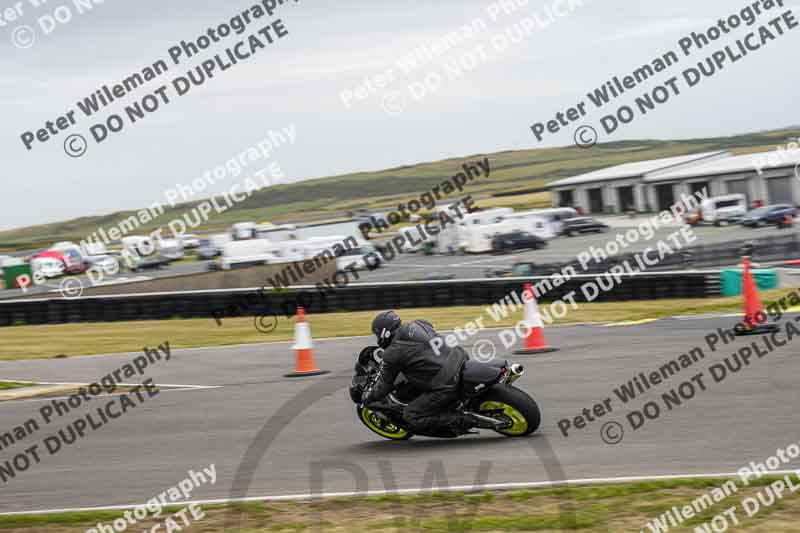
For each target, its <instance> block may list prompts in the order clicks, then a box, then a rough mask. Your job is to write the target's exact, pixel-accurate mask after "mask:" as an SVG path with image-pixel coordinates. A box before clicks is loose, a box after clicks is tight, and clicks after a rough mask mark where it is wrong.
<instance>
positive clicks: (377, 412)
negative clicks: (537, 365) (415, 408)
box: [350, 346, 541, 440]
mask: <svg viewBox="0 0 800 533" xmlns="http://www.w3.org/2000/svg"><path fill="white" fill-rule="evenodd" d="M382 352H383V350H382V349H381V348H378V347H377V346H368V347H367V348H364V349H363V350H362V351H361V353H360V354H359V356H358V360H357V361H356V364H355V369H354V370H355V374H354V376H353V380H352V383H351V385H350V399H351V400H353V403H355V404H356V416H358V419H359V420H360V421H361V423H362V424H364V425H365V426H367V428H368V429H369V430H370V431H372V432H374V433H376V434H378V435H380V436H381V437H384V438H386V439H390V440H407V439H410V438H411V437H413V436H414V434H413V433H412V431H411V429H410V426H409V424H408V423H407V422H406V421H405V420H404V419H403V408H404V407H405V406H406V405H408V404H409V403H410V402H411V401H412V400H414V398H416V397H417V396H418V395H419V393H418V392H417V391H416V390H414V388H413V387H412V386H411V385H410V384H408V383H407V382H404V381H401V382H399V383H397V384H396V385H395V389H394V391H393V392H392V393H391V394H389V395H388V397H387V398H386V399H385V400H384V401H383V402H382V403H380V404H379V405H373V404H370V405H369V406H365V405H361V394H362V393H363V391H364V390H365V389H366V388H367V386H368V385H370V384H371V382H372V380H374V379H375V377H376V376H377V373H378V368H379V367H380V364H381V357H380V354H381V353H382ZM524 372H525V370H524V368H523V367H522V365H520V364H516V363H511V362H510V361H507V360H505V359H495V360H492V361H490V362H488V363H483V362H479V361H475V360H472V359H470V360H467V361H466V363H465V364H464V366H463V367H462V369H461V375H460V376H459V390H458V400H457V402H456V404H455V405H454V406H453V408H455V409H457V410H460V411H466V412H469V413H471V414H472V415H473V416H475V417H476V418H478V419H483V420H484V421H488V422H490V423H492V424H494V425H496V427H497V429H495V430H494V431H496V432H497V433H500V434H501V435H505V436H507V437H524V436H526V435H530V434H531V433H533V432H534V431H536V430H537V429H538V428H539V424H540V423H541V412H540V411H539V406H538V405H536V402H535V401H534V400H533V398H531V397H530V396H529V395H528V394H527V393H526V392H525V391H523V390H521V389H518V388H516V387H515V386H514V382H515V381H517V380H518V379H519V378H520V377H522V375H523V374H524ZM498 420H499V421H501V422H502V424H495V423H496V421H498ZM431 436H435V435H431Z"/></svg>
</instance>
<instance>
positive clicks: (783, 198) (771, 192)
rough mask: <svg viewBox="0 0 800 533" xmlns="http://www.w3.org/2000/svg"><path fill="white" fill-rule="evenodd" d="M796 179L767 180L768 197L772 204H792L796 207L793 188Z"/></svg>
mask: <svg viewBox="0 0 800 533" xmlns="http://www.w3.org/2000/svg"><path fill="white" fill-rule="evenodd" d="M794 180H795V178H791V177H788V176H787V177H785V178H771V179H768V180H767V196H768V201H769V203H771V204H791V205H794V195H793V194H792V187H793V186H794Z"/></svg>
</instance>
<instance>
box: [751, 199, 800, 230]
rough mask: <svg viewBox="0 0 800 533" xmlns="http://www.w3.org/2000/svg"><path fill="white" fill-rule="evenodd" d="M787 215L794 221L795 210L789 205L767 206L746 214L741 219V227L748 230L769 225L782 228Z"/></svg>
mask: <svg viewBox="0 0 800 533" xmlns="http://www.w3.org/2000/svg"><path fill="white" fill-rule="evenodd" d="M787 215H788V216H790V217H792V219H794V218H795V217H797V209H795V208H794V207H793V206H791V205H789V204H776V205H767V206H764V207H759V208H758V209H753V210H752V211H750V212H749V213H747V215H745V217H744V218H743V219H742V226H747V227H749V228H758V227H761V226H769V225H777V226H782V225H783V223H784V220H785V219H786V216H787Z"/></svg>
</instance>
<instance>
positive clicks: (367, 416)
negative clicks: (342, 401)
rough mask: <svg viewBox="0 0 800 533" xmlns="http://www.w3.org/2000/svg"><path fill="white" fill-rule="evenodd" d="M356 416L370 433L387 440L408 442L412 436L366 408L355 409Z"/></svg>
mask: <svg viewBox="0 0 800 533" xmlns="http://www.w3.org/2000/svg"><path fill="white" fill-rule="evenodd" d="M356 414H357V415H358V419H359V420H361V423H362V424H364V425H365V426H367V428H369V430H370V431H372V432H373V433H377V434H378V435H380V436H381V437H383V438H385V439H389V440H408V439H410V438H411V437H412V436H413V434H412V433H411V432H410V431H408V430H407V429H404V428H402V427H400V426H398V425H397V424H395V423H394V422H392V421H391V420H387V419H386V418H385V417H383V416H381V415H379V414H378V413H376V412H375V411H373V410H372V409H370V408H368V407H362V408H361V409H359V408H358V407H356Z"/></svg>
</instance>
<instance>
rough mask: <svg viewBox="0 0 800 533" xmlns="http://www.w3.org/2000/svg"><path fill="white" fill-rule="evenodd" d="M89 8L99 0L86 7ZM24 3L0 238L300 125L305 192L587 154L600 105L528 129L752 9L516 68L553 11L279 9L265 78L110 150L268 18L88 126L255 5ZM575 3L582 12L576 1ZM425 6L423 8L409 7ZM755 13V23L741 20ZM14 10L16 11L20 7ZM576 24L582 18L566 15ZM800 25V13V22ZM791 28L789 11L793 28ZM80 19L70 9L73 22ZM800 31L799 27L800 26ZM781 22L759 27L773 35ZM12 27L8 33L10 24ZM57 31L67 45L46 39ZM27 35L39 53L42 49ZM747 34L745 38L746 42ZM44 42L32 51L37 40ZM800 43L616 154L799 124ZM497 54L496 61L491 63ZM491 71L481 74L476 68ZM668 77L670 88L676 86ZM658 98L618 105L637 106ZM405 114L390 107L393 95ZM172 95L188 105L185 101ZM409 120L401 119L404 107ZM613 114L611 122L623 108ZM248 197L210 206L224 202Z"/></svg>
mask: <svg viewBox="0 0 800 533" xmlns="http://www.w3.org/2000/svg"><path fill="white" fill-rule="evenodd" d="M84 1H85V0H84ZM29 2H30V0H23V5H22V9H23V15H22V17H21V18H20V19H18V20H15V21H13V22H7V21H6V25H5V26H0V70H1V71H2V75H0V154H1V155H2V170H0V176H2V192H0V198H1V199H2V203H1V204H0V208H2V210H1V211H0V229H9V228H13V227H20V226H27V225H31V224H37V223H46V222H53V221H56V220H62V219H67V218H72V217H78V216H85V215H99V214H104V213H109V212H112V211H115V210H119V209H125V208H136V207H142V206H145V205H149V204H152V203H153V202H155V201H162V200H163V196H164V191H165V189H166V188H169V187H172V186H174V185H175V184H176V183H188V182H191V180H192V179H194V178H196V177H198V176H200V175H202V174H203V172H204V171H205V170H207V169H210V168H212V167H214V166H215V165H218V164H221V163H224V162H225V161H226V160H228V159H230V158H231V157H232V156H235V155H236V154H237V153H239V152H240V151H241V150H242V149H244V148H247V147H248V146H251V145H253V144H254V143H256V142H257V141H258V140H259V139H261V138H263V137H264V136H265V135H266V134H267V132H268V131H269V130H270V129H272V130H278V129H280V128H284V127H288V126H290V125H294V127H295V129H296V134H297V142H296V144H295V145H293V146H286V147H282V148H280V149H279V150H276V151H275V152H274V153H273V159H274V160H275V161H277V162H278V163H279V165H280V167H281V168H282V169H283V170H284V172H285V173H286V174H287V175H289V176H291V177H293V178H311V177H319V176H326V175H334V174H341V173H346V172H351V171H359V170H375V169H382V168H386V167H390V166H395V165H401V164H413V163H417V162H421V161H430V160H435V159H440V158H444V157H452V156H465V155H469V154H474V153H477V152H494V151H500V150H509V149H524V148H533V147H542V146H561V145H569V144H571V143H572V138H573V133H574V130H575V127H577V126H579V125H581V124H583V123H588V124H590V125H593V126H595V127H596V128H598V129H599V119H600V117H602V116H603V115H605V114H606V111H605V110H596V109H593V108H592V107H593V106H591V105H590V106H589V108H588V111H589V113H590V114H589V115H588V116H587V117H586V119H585V120H584V121H581V122H577V123H575V124H574V126H573V127H569V128H565V129H564V130H563V131H562V132H560V133H558V134H555V135H548V137H547V138H546V139H545V141H544V142H541V143H540V142H537V141H536V139H535V138H534V137H533V135H532V133H531V131H530V129H529V127H530V125H531V124H532V123H534V122H537V121H546V120H549V119H551V118H553V117H554V116H555V114H556V113H557V112H558V111H562V110H565V109H566V108H568V107H570V106H572V105H574V104H576V103H577V102H579V101H581V100H586V96H585V95H586V92H588V91H590V90H591V89H593V88H594V87H597V86H599V85H601V84H602V83H603V82H605V81H606V80H608V79H609V78H610V77H611V76H612V75H620V76H621V75H625V74H629V73H631V72H632V71H633V70H634V69H635V68H637V67H638V66H640V65H642V64H644V63H649V62H651V61H652V59H654V58H655V57H657V56H660V55H662V54H664V53H665V52H667V51H670V50H678V46H677V41H678V39H679V38H681V37H683V36H684V35H686V34H688V33H690V32H691V31H705V30H706V29H707V27H708V26H709V25H711V24H713V23H715V21H716V20H717V19H719V18H720V17H723V16H724V17H727V16H728V15H729V14H731V13H732V12H734V11H736V10H738V9H739V7H741V6H744V5H746V2H741V3H739V2H730V1H729V0H726V1H723V0H707V1H705V2H696V1H694V0H692V1H690V0H673V1H671V2H638V1H633V0H624V1H623V0H605V1H600V0H583V4H584V5H583V6H580V7H576V9H575V10H574V12H572V13H569V14H568V15H567V16H565V17H563V18H558V19H557V20H556V21H555V22H553V23H552V24H551V25H550V26H549V27H547V28H545V29H541V28H536V29H535V31H534V32H533V34H532V35H530V36H528V37H526V38H525V39H524V40H523V41H522V42H519V43H515V44H512V45H511V46H509V47H508V48H507V49H506V50H500V49H498V47H497V46H495V45H496V43H497V42H499V41H497V40H496V39H498V38H495V40H494V41H493V40H492V38H494V37H495V35H497V34H502V33H503V32H504V31H505V30H506V29H507V28H508V27H510V26H512V25H514V24H516V23H519V21H520V20H521V19H522V18H524V17H526V16H529V15H531V14H537V16H538V17H539V18H540V19H542V20H544V19H546V16H545V15H544V13H545V9H546V6H552V5H553V0H550V1H548V2H541V1H538V0H535V1H534V0H532V1H531V2H529V5H528V6H527V7H526V8H523V9H520V10H519V11H517V12H516V13H511V14H500V15H499V16H498V17H496V18H497V20H492V13H493V12H491V11H490V6H491V4H492V2H485V1H479V0H437V1H436V2H433V1H429V2H402V3H401V2H394V1H386V0H346V1H340V2H310V1H307V0H300V2H299V3H297V4H291V5H288V6H284V7H282V8H280V10H279V11H278V12H277V13H276V15H275V17H276V18H281V19H282V20H283V22H284V24H285V26H286V28H287V29H288V30H289V35H288V36H287V37H285V38H283V39H281V40H279V41H278V42H276V43H275V44H273V45H271V46H269V47H267V49H265V50H262V51H260V52H258V53H257V54H256V55H254V56H253V57H251V58H250V59H248V60H246V61H244V62H242V63H240V64H238V65H236V66H235V67H233V68H231V69H229V70H227V71H225V72H221V73H217V74H216V75H215V77H214V78H213V79H212V80H210V81H209V82H207V83H206V84H205V85H203V86H201V87H195V88H193V89H192V90H191V91H190V92H189V93H188V94H186V95H185V96H182V97H180V98H177V97H176V98H173V99H172V101H171V103H170V104H169V105H165V106H163V107H162V108H161V109H159V110H158V111H157V112H155V113H154V114H152V115H149V116H147V117H146V118H145V119H144V120H142V121H140V122H139V123H137V124H134V125H130V124H129V123H126V126H125V128H124V129H123V131H121V132H119V133H117V134H113V135H112V136H110V137H109V138H108V139H107V140H106V141H105V142H104V143H102V144H99V145H98V144H96V143H95V142H94V141H93V140H92V139H91V136H90V134H89V127H90V126H91V125H92V124H94V123H95V122H97V121H98V119H99V118H105V117H107V116H108V115H110V114H112V113H121V112H122V109H123V106H122V105H120V104H128V103H131V102H133V101H138V100H139V99H141V98H142V97H144V96H145V95H146V94H148V93H149V92H152V91H153V90H154V89H156V88H158V86H160V85H161V84H169V83H170V82H171V80H172V79H173V78H174V77H176V76H180V75H183V74H185V72H186V71H187V70H189V69H190V68H192V67H194V66H195V65H196V64H198V62H199V61H202V60H204V59H207V58H209V57H212V56H213V55H214V54H216V53H223V54H224V50H225V48H227V47H228V46H230V45H232V44H234V43H235V42H236V41H238V40H239V39H241V38H242V37H244V36H246V35H248V34H250V33H252V32H255V31H257V30H258V29H259V28H260V27H262V26H264V25H266V24H267V23H268V22H269V21H267V20H266V19H261V20H260V21H258V22H256V23H255V24H254V25H251V26H249V27H248V30H247V31H246V32H245V33H244V34H243V35H242V37H239V38H233V37H228V38H226V39H225V40H224V41H222V42H220V43H217V44H215V45H213V46H212V47H211V48H210V49H208V50H206V51H204V52H201V54H200V55H199V56H197V57H196V58H194V59H193V60H187V61H186V62H183V63H182V64H181V65H177V66H175V65H173V64H172V63H170V64H169V69H170V70H169V72H167V73H165V74H164V75H163V76H161V77H160V78H158V79H157V80H153V81H152V82H150V83H149V84H147V85H146V86H145V87H142V88H140V89H138V90H137V91H135V92H133V93H132V94H131V95H129V97H127V98H125V99H123V100H122V101H121V102H117V103H115V104H112V105H111V106H110V107H108V108H106V109H104V110H103V111H101V112H100V113H99V114H98V116H97V117H98V119H95V118H87V117H85V116H83V114H82V113H81V112H80V111H78V110H77V107H76V105H75V103H76V101H77V100H79V99H81V98H83V97H85V96H88V95H90V94H91V93H92V92H94V91H95V90H97V89H98V88H99V87H100V86H101V85H103V84H108V85H113V84H114V83H117V82H119V81H121V80H122V79H123V78H125V77H127V76H129V75H130V74H132V73H134V72H137V71H141V69H142V68H143V67H145V66H146V65H149V64H152V63H153V62H154V61H156V60H158V59H165V60H167V59H168V54H167V50H168V49H169V48H170V47H171V46H173V45H175V44H177V43H179V42H180V41H181V40H187V41H189V40H196V38H197V37H198V36H199V35H200V34H201V33H203V32H205V30H206V29H207V28H208V27H209V26H212V25H213V26H216V25H217V24H219V23H221V22H223V21H225V20H229V19H230V18H231V16H233V15H234V14H236V13H237V11H239V10H243V9H246V8H247V7H249V6H251V5H252V4H254V3H255V0H245V1H241V0H236V1H229V2H221V1H220V2H214V3H212V2H207V1H206V2H204V1H198V0H192V1H190V0H170V1H169V2H164V1H161V0H159V1H157V0H137V1H136V2H133V1H123V0H105V2H103V3H98V4H97V5H96V6H95V7H94V9H92V10H91V11H90V12H86V13H84V14H82V15H78V14H77V9H76V7H75V4H74V3H73V0H61V1H60V2H59V0H49V2H48V3H47V5H46V6H42V7H39V8H38V9H37V8H34V7H33V6H32V5H31V4H30V3H29ZM572 3H578V2H577V0H572ZM61 4H64V5H67V6H69V8H70V11H71V12H72V13H73V15H72V20H70V21H68V22H67V23H66V24H63V25H59V26H57V27H55V29H52V31H51V32H50V33H49V34H47V35H44V30H43V29H42V26H41V24H42V23H40V22H39V19H40V18H41V17H42V16H44V15H46V14H48V13H52V12H53V10H54V9H55V8H56V7H57V6H59V5H61ZM409 4H410V5H409ZM740 4H741V5H740ZM9 5H13V2H12V1H11V0H4V2H3V4H2V6H0V7H4V6H9ZM556 5H557V7H558V8H559V9H563V8H564V6H566V5H567V0H559V1H558V2H556ZM784 10H785V9H784ZM784 10H780V11H784ZM63 12H64V11H63V10H62V13H63ZM795 12H797V13H798V18H800V9H795ZM778 14H779V12H777V11H776V12H774V13H773V14H770V15H767V16H765V17H762V18H761V19H760V22H761V23H766V22H767V21H768V20H770V19H772V18H774V16H777V15H778ZM475 19H481V20H483V21H484V22H485V23H486V26H487V30H486V31H485V32H484V33H483V34H481V35H480V36H477V37H475V38H473V39H467V40H465V41H464V42H463V43H462V44H461V45H460V46H458V47H456V48H453V49H451V50H449V51H448V52H447V53H445V54H444V55H442V56H440V57H439V58H438V59H437V62H435V63H433V64H430V65H427V66H424V67H421V68H419V69H418V70H416V71H414V72H412V73H410V74H405V73H403V72H402V70H401V69H400V68H399V67H398V64H397V62H398V60H399V59H400V58H402V57H403V56H405V55H406V54H408V53H409V52H411V51H412V50H413V49H414V48H415V47H417V46H420V45H424V44H426V43H431V42H433V41H438V40H440V38H441V37H442V36H443V35H444V34H446V33H447V32H450V31H457V30H458V28H459V27H460V26H462V25H464V24H468V23H469V22H470V21H473V20H475ZM4 21H5V19H4ZM20 24H26V25H29V26H30V27H31V28H33V30H34V32H36V40H35V42H34V44H33V45H32V46H31V47H30V48H26V49H19V48H16V47H14V46H12V44H11V42H12V33H13V32H14V28H16V27H17V26H18V25H20ZM47 29H49V28H47ZM19 31H21V32H22V33H21V34H16V35H17V36H18V37H19V36H20V35H21V38H22V39H23V40H25V39H26V38H29V34H27V33H26V32H25V31H24V30H19ZM745 34H746V30H744V29H741V28H740V29H739V30H737V33H736V34H735V36H736V37H741V36H744V35H745ZM733 40H734V39H732V38H730V37H726V38H725V39H723V40H721V41H718V42H717V43H714V45H713V46H710V47H709V48H707V49H706V50H705V51H699V52H695V53H694V54H693V55H692V56H691V57H682V58H681V62H680V63H679V64H678V65H676V66H675V67H673V69H672V70H671V71H670V75H680V72H681V70H683V69H684V68H687V67H689V66H691V65H692V64H694V63H695V62H697V61H699V60H701V59H703V58H705V56H706V54H705V53H704V52H712V51H714V50H717V49H718V48H720V47H721V46H724V44H727V43H729V42H732V41H733ZM26 42H27V41H26ZM798 45H800V28H798V29H796V30H794V31H792V32H789V33H788V34H787V35H785V36H783V37H781V38H779V39H777V40H776V41H774V42H772V43H770V44H768V45H767V46H766V47H764V48H763V49H762V50H760V51H758V52H755V53H753V54H751V55H750V56H749V57H746V58H744V59H743V60H742V61H740V62H738V63H736V64H733V65H729V66H726V68H725V69H724V70H723V71H722V72H721V73H719V74H717V75H715V76H714V77H713V78H711V79H708V80H705V81H704V82H703V83H701V84H700V85H698V86H697V87H695V88H693V89H691V90H686V91H685V92H684V93H683V94H681V95H680V96H679V97H675V98H673V99H671V100H670V101H669V102H667V103H666V104H665V105H663V106H661V107H659V108H658V109H657V110H656V111H654V112H651V113H650V114H648V116H647V117H637V118H636V119H635V120H634V122H633V123H632V124H630V125H628V126H625V127H624V128H621V129H620V130H619V131H618V132H616V133H614V134H613V135H605V134H603V133H602V131H601V141H607V140H621V139H628V138H687V137H705V136H717V135H731V134H737V133H743V132H749V131H754V130H763V129H773V128H777V127H782V126H786V125H790V124H796V123H798V122H800V120H799V119H798V116H797V113H796V112H795V110H796V109H797V102H798V99H800V90H798V81H799V80H800V78H799V77H798V70H800V67H799V66H798V62H797V50H798ZM478 46H483V49H482V50H483V52H482V53H481V52H476V50H478V49H477V48H476V47H478ZM465 54H466V55H470V54H472V57H477V58H478V59H479V61H478V64H477V66H476V67H475V68H474V69H473V70H471V71H469V72H466V73H465V74H464V75H463V77H461V78H458V79H448V78H447V77H446V75H445V73H444V68H443V65H444V63H446V62H450V61H453V60H459V59H462V58H464V57H465ZM476 54H477V55H476ZM390 68H391V69H392V70H393V72H394V81H393V82H392V83H391V84H390V85H389V87H387V88H384V89H380V92H378V93H377V94H373V95H371V96H370V97H369V98H368V99H366V100H363V101H356V102H353V103H352V106H351V108H350V109H348V108H346V107H345V105H344V104H343V103H342V97H341V94H342V92H343V91H345V90H347V89H354V88H355V87H356V86H358V85H359V84H360V83H362V82H363V80H364V79H365V78H374V77H375V76H376V75H378V74H380V73H381V72H384V71H386V69H390ZM430 73H435V74H434V75H440V76H442V77H443V79H444V83H443V84H442V86H441V87H440V89H439V90H438V91H436V92H435V93H433V94H429V95H427V96H425V97H423V98H421V99H419V100H415V98H414V97H413V95H412V94H411V92H410V89H409V84H411V83H413V82H419V81H420V80H422V79H424V78H425V77H426V75H429V74H430ZM666 74H667V73H664V74H662V75H659V76H658V79H659V80H663V79H667V78H668V77H669V76H667V75H666ZM653 86H655V84H654V83H651V84H646V85H644V86H642V87H641V88H640V89H637V90H635V91H632V92H631V93H630V95H626V96H625V97H623V98H622V99H621V100H619V101H618V102H617V104H618V105H622V104H630V103H632V102H633V97H634V96H638V95H639V93H640V92H641V91H644V90H645V89H647V88H652V87H653ZM389 92H390V93H392V94H396V93H400V94H403V95H404V96H405V99H404V100H402V99H400V100H398V98H397V97H392V98H389V99H388V102H389V103H388V104H387V105H388V106H389V107H390V109H391V110H392V111H396V110H397V109H398V105H400V106H402V104H403V102H404V103H405V105H404V106H402V112H401V113H399V114H392V113H389V112H387V111H386V110H385V109H383V107H382V102H384V101H385V100H384V95H385V94H387V93H389ZM170 95H173V93H172V92H170ZM398 101H400V102H401V103H400V104H397V102H398ZM69 110H76V115H75V116H76V119H77V124H76V125H75V126H73V127H72V128H70V129H68V130H67V131H65V132H61V133H59V134H58V135H56V136H54V137H53V138H52V139H50V140H49V141H47V142H43V143H42V142H35V143H34V146H33V149H32V150H30V151H27V150H26V149H25V147H24V146H23V144H22V142H21V140H20V135H21V134H22V133H23V132H26V131H34V132H35V130H37V129H38V128H41V127H43V126H44V123H45V122H46V121H47V120H55V119H57V118H58V117H59V116H61V115H63V114H64V113H66V112H67V111H69ZM609 111H610V108H609ZM72 133H80V134H82V135H85V136H86V137H87V138H89V145H88V148H87V153H86V154H85V155H84V156H83V157H81V158H70V157H68V156H67V155H66V154H65V153H64V151H63V142H64V139H65V138H66V137H67V136H68V135H70V134H72ZM232 183H234V178H228V180H226V182H224V183H220V184H218V186H217V187H216V188H215V189H210V190H208V191H206V193H208V192H220V191H221V190H223V189H227V188H229V187H230V185H231V184H232Z"/></svg>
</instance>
